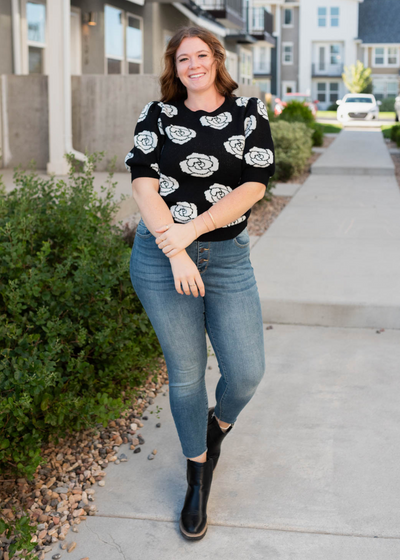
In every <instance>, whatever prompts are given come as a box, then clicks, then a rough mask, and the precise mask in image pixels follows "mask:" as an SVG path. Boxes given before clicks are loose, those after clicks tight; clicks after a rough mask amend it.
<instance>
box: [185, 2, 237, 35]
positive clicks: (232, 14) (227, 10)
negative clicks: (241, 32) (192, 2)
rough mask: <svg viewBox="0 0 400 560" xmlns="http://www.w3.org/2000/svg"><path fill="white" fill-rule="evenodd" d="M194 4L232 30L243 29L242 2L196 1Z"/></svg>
mask: <svg viewBox="0 0 400 560" xmlns="http://www.w3.org/2000/svg"><path fill="white" fill-rule="evenodd" d="M196 4H197V5H198V6H200V7H201V8H202V9H203V10H207V12H209V13H210V14H211V15H212V16H213V17H215V19H217V20H219V21H220V22H221V23H222V24H223V25H225V26H226V27H229V28H232V29H243V28H244V27H245V20H244V19H243V3H242V0H196Z"/></svg>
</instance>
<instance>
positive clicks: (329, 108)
mask: <svg viewBox="0 0 400 560" xmlns="http://www.w3.org/2000/svg"><path fill="white" fill-rule="evenodd" d="M338 107H339V105H338V104H337V103H332V104H331V105H329V107H328V108H327V109H326V111H335V112H336V111H337V108H338Z"/></svg>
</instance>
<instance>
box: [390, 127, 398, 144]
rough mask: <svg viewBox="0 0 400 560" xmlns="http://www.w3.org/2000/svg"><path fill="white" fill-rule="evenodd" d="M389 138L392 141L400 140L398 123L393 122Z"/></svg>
mask: <svg viewBox="0 0 400 560" xmlns="http://www.w3.org/2000/svg"><path fill="white" fill-rule="evenodd" d="M390 140H391V141H392V142H397V141H398V140H400V124H395V125H393V126H392V128H391V129H390Z"/></svg>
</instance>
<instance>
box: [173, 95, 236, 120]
mask: <svg viewBox="0 0 400 560" xmlns="http://www.w3.org/2000/svg"><path fill="white" fill-rule="evenodd" d="M229 100H230V98H229V97H228V96H225V101H224V102H223V103H222V104H221V105H220V106H219V107H217V109H214V111H205V110H204V109H197V111H192V109H189V107H187V106H186V105H185V101H186V100H185V99H182V105H183V107H184V108H185V109H186V111H189V113H192V114H193V115H196V114H198V113H205V114H206V115H213V114H214V113H216V112H217V111H221V110H222V109H224V108H225V107H226V106H227V105H228V102H229Z"/></svg>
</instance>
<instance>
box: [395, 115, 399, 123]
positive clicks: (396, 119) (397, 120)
mask: <svg viewBox="0 0 400 560" xmlns="http://www.w3.org/2000/svg"><path fill="white" fill-rule="evenodd" d="M394 120H395V121H396V122H399V115H398V114H397V113H396V117H395V119H394Z"/></svg>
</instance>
